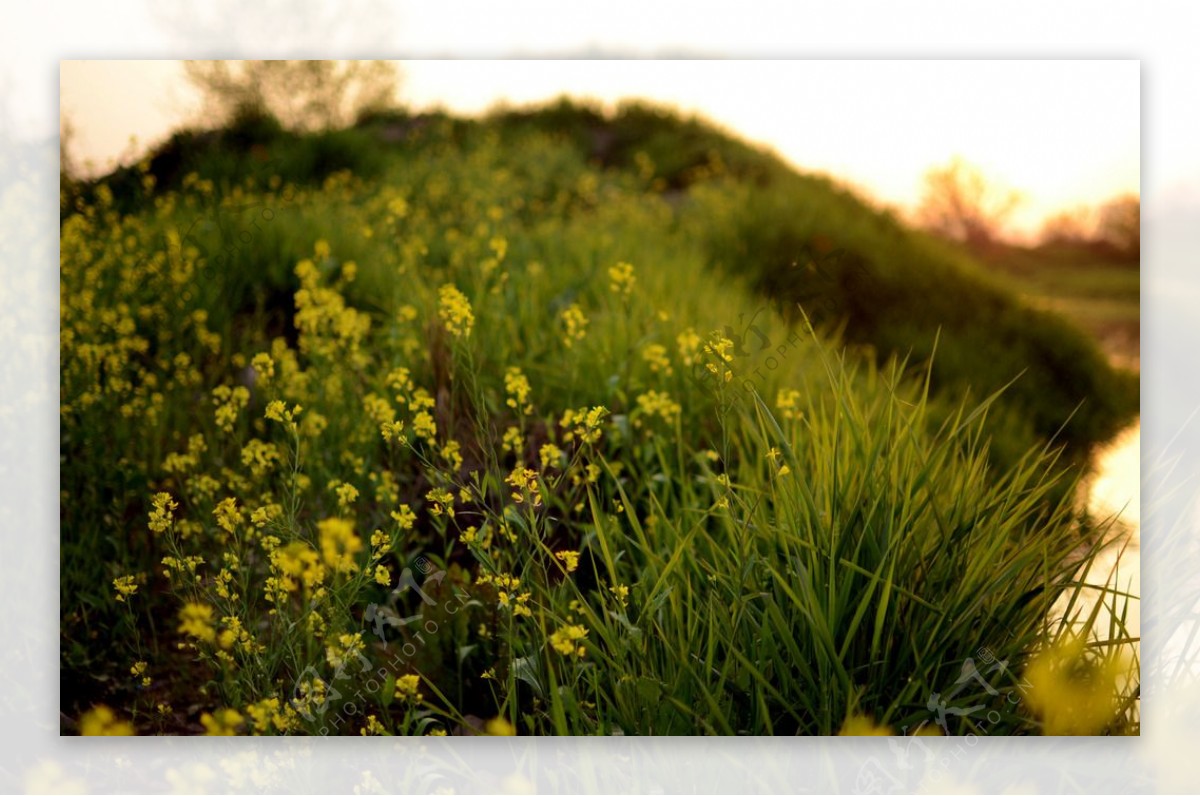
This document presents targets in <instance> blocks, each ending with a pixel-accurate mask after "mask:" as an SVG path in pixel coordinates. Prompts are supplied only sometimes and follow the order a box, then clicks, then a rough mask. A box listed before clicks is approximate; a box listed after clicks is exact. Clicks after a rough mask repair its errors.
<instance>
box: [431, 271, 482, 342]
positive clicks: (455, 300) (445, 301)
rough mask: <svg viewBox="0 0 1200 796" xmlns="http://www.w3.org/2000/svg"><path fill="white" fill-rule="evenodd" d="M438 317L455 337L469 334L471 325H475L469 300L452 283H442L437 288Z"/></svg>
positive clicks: (468, 335)
mask: <svg viewBox="0 0 1200 796" xmlns="http://www.w3.org/2000/svg"><path fill="white" fill-rule="evenodd" d="M438 317H440V318H441V319H442V323H443V324H444V325H445V327H446V331H447V332H449V333H450V334H452V335H454V336H455V337H470V336H471V327H472V326H474V325H475V315H474V313H472V312H471V302H470V301H468V300H467V297H466V296H465V295H463V293H462V291H460V290H459V289H458V288H457V287H455V286H454V285H450V284H446V285H442V287H441V288H440V289H439V290H438Z"/></svg>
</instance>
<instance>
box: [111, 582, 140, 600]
mask: <svg viewBox="0 0 1200 796" xmlns="http://www.w3.org/2000/svg"><path fill="white" fill-rule="evenodd" d="M135 580H136V579H135V578H134V576H133V575H122V576H120V577H119V578H113V582H112V583H113V588H114V589H116V591H117V596H116V598H115V599H116V601H117V602H119V603H123V602H125V598H126V597H131V596H133V595H134V594H136V593H137V590H138V587H137V583H136V582H135Z"/></svg>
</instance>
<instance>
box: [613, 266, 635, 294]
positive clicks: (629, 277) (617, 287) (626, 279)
mask: <svg viewBox="0 0 1200 796" xmlns="http://www.w3.org/2000/svg"><path fill="white" fill-rule="evenodd" d="M608 278H609V280H610V281H609V289H610V290H612V292H614V293H617V294H620V295H621V296H622V297H628V296H629V294H630V293H631V292H633V285H634V283H635V282H637V277H636V276H634V275H633V266H632V265H630V264H629V263H617V264H616V265H614V266H612V267H611V268H609V269H608Z"/></svg>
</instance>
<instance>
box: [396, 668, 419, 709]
mask: <svg viewBox="0 0 1200 796" xmlns="http://www.w3.org/2000/svg"><path fill="white" fill-rule="evenodd" d="M420 685H421V677H420V676H419V675H415V674H405V675H401V676H400V677H398V678H396V696H398V697H400V698H401V699H405V700H407V701H409V702H420V701H421V694H420V692H419V691H418V690H417V689H418V687H419V686H420Z"/></svg>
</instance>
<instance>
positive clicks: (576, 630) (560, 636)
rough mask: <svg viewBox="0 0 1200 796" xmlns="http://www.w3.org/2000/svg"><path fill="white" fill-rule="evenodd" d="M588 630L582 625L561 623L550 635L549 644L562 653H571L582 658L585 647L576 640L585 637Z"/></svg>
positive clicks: (584, 653) (585, 650)
mask: <svg viewBox="0 0 1200 796" xmlns="http://www.w3.org/2000/svg"><path fill="white" fill-rule="evenodd" d="M587 634H588V631H587V628H585V627H584V626H583V625H563V626H562V627H560V628H559V629H558V630H555V631H554V632H553V633H552V634H551V635H550V646H552V647H554V649H556V650H558V651H559V652H560V653H561V654H563V655H573V656H578V657H580V658H582V657H583V656H584V655H586V654H587V649H586V648H585V647H584V646H583V645H582V644H579V643H577V642H579V641H582V640H583V639H584V638H586V637H587Z"/></svg>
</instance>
